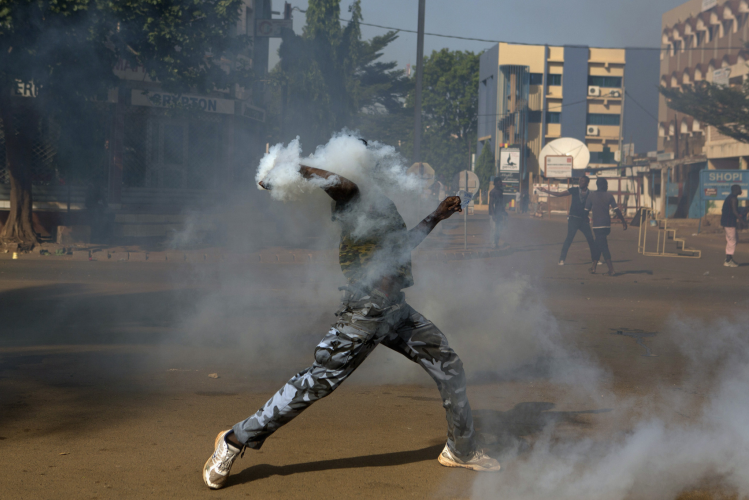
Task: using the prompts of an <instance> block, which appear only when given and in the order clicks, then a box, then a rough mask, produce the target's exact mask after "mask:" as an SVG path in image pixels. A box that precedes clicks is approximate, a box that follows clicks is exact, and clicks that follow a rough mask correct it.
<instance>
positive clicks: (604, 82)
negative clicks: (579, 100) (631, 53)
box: [588, 75, 622, 89]
mask: <svg viewBox="0 0 749 500" xmlns="http://www.w3.org/2000/svg"><path fill="white" fill-rule="evenodd" d="M588 85H594V86H596V87H608V88H615V89H618V88H621V87H622V77H621V76H593V75H589V76H588Z"/></svg>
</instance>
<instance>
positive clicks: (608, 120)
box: [588, 113, 619, 125]
mask: <svg viewBox="0 0 749 500" xmlns="http://www.w3.org/2000/svg"><path fill="white" fill-rule="evenodd" d="M588 125H619V115H609V114H602V113H589V114H588Z"/></svg>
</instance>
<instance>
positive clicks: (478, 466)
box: [437, 445, 499, 472]
mask: <svg viewBox="0 0 749 500" xmlns="http://www.w3.org/2000/svg"><path fill="white" fill-rule="evenodd" d="M437 461H438V462H439V463H440V464H442V465H444V466H445V467H463V468H464V469H471V470H475V471H478V472H493V471H498V470H499V462H497V461H496V460H495V459H493V458H492V457H490V456H489V455H487V454H486V453H484V451H483V450H476V452H475V453H474V454H473V456H472V457H471V458H470V459H468V460H463V459H460V458H458V457H456V456H455V455H454V454H453V452H452V450H450V447H449V446H447V445H445V448H444V449H443V450H442V453H440V456H439V457H437Z"/></svg>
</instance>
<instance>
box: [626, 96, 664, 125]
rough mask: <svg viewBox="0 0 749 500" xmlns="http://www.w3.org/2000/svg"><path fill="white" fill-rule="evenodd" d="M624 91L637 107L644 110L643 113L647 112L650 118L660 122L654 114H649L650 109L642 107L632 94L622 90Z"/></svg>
mask: <svg viewBox="0 0 749 500" xmlns="http://www.w3.org/2000/svg"><path fill="white" fill-rule="evenodd" d="M624 93H625V94H626V95H627V97H629V98H630V99H632V102H633V103H635V104H637V106H639V108H640V109H641V110H643V111H644V112H645V113H647V115H648V116H649V117H650V118H652V119H653V120H655V121H656V123H660V122H659V121H658V118H656V117H655V116H653V115H652V114H650V111H648V110H647V109H645V107H644V106H643V105H642V104H640V103H639V102H637V99H635V98H634V97H632V94H630V93H629V92H627V91H626V90H625V91H624Z"/></svg>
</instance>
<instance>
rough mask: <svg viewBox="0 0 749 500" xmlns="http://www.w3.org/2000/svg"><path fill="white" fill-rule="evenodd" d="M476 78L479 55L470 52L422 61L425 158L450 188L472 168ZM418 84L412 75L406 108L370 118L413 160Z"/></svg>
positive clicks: (446, 53)
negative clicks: (414, 120)
mask: <svg viewBox="0 0 749 500" xmlns="http://www.w3.org/2000/svg"><path fill="white" fill-rule="evenodd" d="M478 74H479V55H478V54H474V53H472V52H462V51H450V50H448V49H442V50H440V51H435V52H432V54H431V55H430V56H428V57H425V58H424V75H423V82H422V88H423V93H422V115H423V117H422V123H423V125H424V130H423V133H422V140H421V157H422V160H423V161H425V162H427V163H429V164H430V165H431V166H432V167H433V168H434V170H435V172H436V174H437V177H438V179H439V180H441V181H442V182H444V183H447V184H450V183H452V181H453V177H454V176H455V174H456V173H458V172H460V171H461V170H466V169H468V168H470V165H471V153H472V152H473V151H474V146H475V144H476V124H477V120H478ZM415 80H416V76H415V74H414V75H413V76H412V78H411V80H410V81H409V82H408V87H407V88H406V89H404V90H406V91H407V94H405V96H406V99H405V104H406V106H405V107H398V108H397V109H396V108H393V109H388V111H387V113H386V114H385V115H384V116H376V117H369V123H370V124H373V125H375V126H374V127H373V128H374V129H375V130H376V131H377V132H379V133H381V134H382V136H383V137H386V138H387V139H386V141H387V142H389V143H390V144H393V145H398V144H397V141H398V140H400V145H399V147H400V150H401V153H402V154H403V155H404V156H406V158H409V159H410V158H411V157H412V155H413V115H414V99H415V96H414V92H415ZM401 88H402V87H401ZM373 136H374V135H373ZM389 136H395V137H396V138H395V139H390V138H389ZM378 137H379V136H378ZM393 141H395V142H393Z"/></svg>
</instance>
